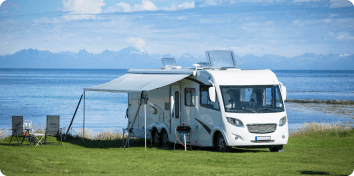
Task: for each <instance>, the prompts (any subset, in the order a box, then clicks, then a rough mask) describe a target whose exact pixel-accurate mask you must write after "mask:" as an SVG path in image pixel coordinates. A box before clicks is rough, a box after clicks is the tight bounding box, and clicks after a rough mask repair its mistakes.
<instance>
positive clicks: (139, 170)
mask: <svg viewBox="0 0 354 176" xmlns="http://www.w3.org/2000/svg"><path fill="white" fill-rule="evenodd" d="M9 140H10V139H9V137H7V138H5V139H4V140H2V141H1V142H0V158H1V159H0V170H1V172H2V173H3V174H4V175H7V176H8V175H59V174H60V175H62V174H70V175H97V174H105V175H350V174H351V173H352V172H353V170H354V130H353V129H351V130H346V131H345V132H341V133H340V134H339V135H338V134H337V133H331V132H314V133H310V134H304V135H301V136H292V137H290V138H289V142H288V144H287V145H285V146H284V152H280V153H279V152H269V149H240V148H232V150H231V152H229V153H218V152H215V151H214V150H212V149H210V148H197V147H194V148H193V149H194V150H193V151H187V152H185V151H184V149H183V148H182V147H181V146H179V148H178V149H177V150H171V149H170V150H165V149H162V148H154V147H152V148H151V147H149V148H147V151H146V152H145V151H144V141H142V140H131V141H130V142H131V143H130V148H127V150H126V151H124V149H123V148H122V147H121V146H122V145H121V141H120V140H114V141H113V140H112V141H109V140H108V141H107V140H85V142H82V139H77V138H74V139H70V140H68V141H65V142H64V143H63V146H53V145H47V146H46V145H44V146H37V147H28V146H21V147H18V146H17V141H16V142H11V145H8V143H9ZM49 140H50V141H56V138H54V137H52V138H49Z"/></svg>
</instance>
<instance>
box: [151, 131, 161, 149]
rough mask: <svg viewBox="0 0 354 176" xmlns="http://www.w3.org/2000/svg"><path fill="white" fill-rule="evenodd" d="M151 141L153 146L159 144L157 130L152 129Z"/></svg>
mask: <svg viewBox="0 0 354 176" xmlns="http://www.w3.org/2000/svg"><path fill="white" fill-rule="evenodd" d="M152 141H153V143H154V145H155V146H159V145H160V135H159V133H158V132H157V130H154V131H153V132H152Z"/></svg>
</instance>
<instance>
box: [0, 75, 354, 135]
mask: <svg viewBox="0 0 354 176" xmlns="http://www.w3.org/2000/svg"><path fill="white" fill-rule="evenodd" d="M126 72H127V70H122V69H112V70H110V69H0V129H11V121H12V119H11V116H13V115H19V116H23V118H24V120H31V121H32V123H33V124H42V125H44V127H45V123H46V115H60V127H66V128H68V126H69V124H70V121H71V119H72V117H73V115H74V112H75V109H76V107H77V105H78V102H79V99H80V97H81V95H82V94H83V88H88V87H91V86H95V85H99V84H103V83H106V82H109V81H111V80H113V79H115V78H118V77H120V76H122V75H124V74H125V73H126ZM274 73H275V74H276V75H277V77H278V79H279V81H281V82H282V83H283V84H284V86H286V87H287V91H288V93H287V97H288V99H320V100H322V99H325V100H330V99H340V100H354V71H306V70H305V71H274ZM83 99H85V126H86V127H87V128H90V129H92V130H94V131H95V132H98V131H103V130H108V129H110V128H113V129H116V130H118V129H120V128H122V127H124V126H126V125H127V119H126V118H125V112H126V108H127V94H126V93H108V92H90V91H86V93H85V97H84V98H83ZM83 99H82V101H83ZM286 108H287V115H288V122H289V129H296V128H299V127H301V126H302V125H303V124H304V123H305V122H318V123H320V122H325V123H337V122H339V121H341V122H353V117H351V115H353V114H349V115H348V116H349V118H348V117H343V116H342V115H338V114H333V113H332V114H328V113H325V112H321V111H316V109H315V108H306V107H299V106H298V105H296V104H294V103H286ZM349 108H352V107H351V106H350V107H349ZM82 127H83V102H81V104H80V106H79V108H78V111H77V113H76V116H75V118H74V121H73V125H72V128H73V129H74V130H75V129H76V130H77V129H79V128H82Z"/></svg>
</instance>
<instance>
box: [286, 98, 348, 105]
mask: <svg viewBox="0 0 354 176" xmlns="http://www.w3.org/2000/svg"><path fill="white" fill-rule="evenodd" d="M285 102H293V103H326V104H344V105H354V100H314V99H309V100H305V99H291V100H285Z"/></svg>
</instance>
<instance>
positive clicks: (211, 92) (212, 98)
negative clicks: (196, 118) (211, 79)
mask: <svg viewBox="0 0 354 176" xmlns="http://www.w3.org/2000/svg"><path fill="white" fill-rule="evenodd" d="M215 98H216V97H215V87H209V99H210V101H211V102H215Z"/></svg>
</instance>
